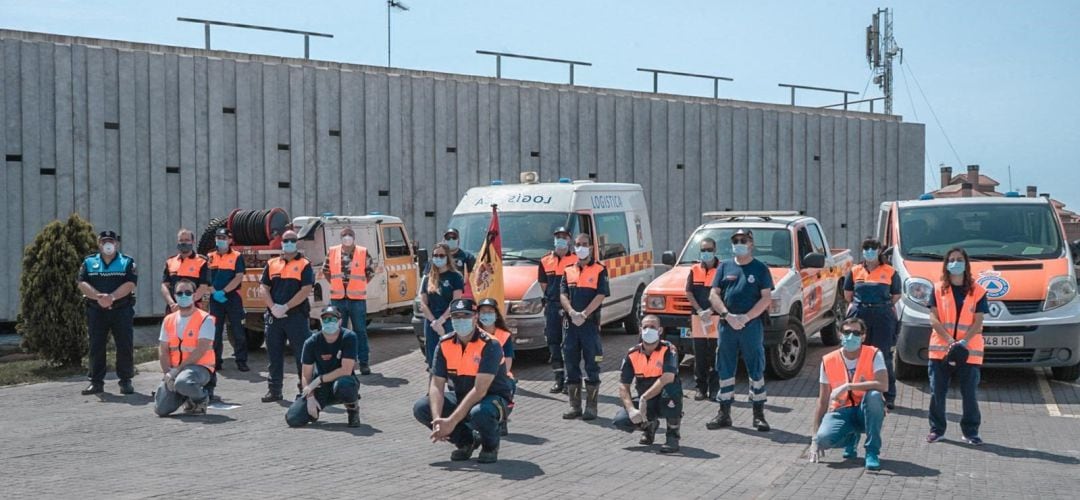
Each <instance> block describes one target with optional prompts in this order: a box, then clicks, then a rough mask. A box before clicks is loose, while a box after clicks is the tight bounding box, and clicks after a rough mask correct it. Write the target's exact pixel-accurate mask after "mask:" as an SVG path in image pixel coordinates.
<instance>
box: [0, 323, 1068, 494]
mask: <svg viewBox="0 0 1080 500" xmlns="http://www.w3.org/2000/svg"><path fill="white" fill-rule="evenodd" d="M632 341H633V338H632V337H629V336H625V335H619V334H617V333H615V332H611V333H607V334H605V337H604V349H605V353H606V359H605V362H604V363H603V369H604V374H603V381H604V383H603V385H602V389H601V393H602V397H601V407H600V416H601V418H599V419H597V420H596V421H594V422H592V423H589V422H584V421H570V422H566V421H563V420H562V419H561V418H560V415H561V414H562V412H563V411H564V409H565V407H566V403H565V399H564V397H563V396H561V395H560V396H551V395H549V394H547V388H548V387H549V386H550V384H551V380H550V378H551V377H550V371H549V369H548V367H547V366H546V365H545V364H544V363H542V362H541V361H540V360H537V359H536V356H525V357H524V358H522V359H519V360H518V361H517V363H516V364H515V367H514V372H515V374H517V375H518V376H519V377H520V386H519V392H518V395H517V403H518V405H517V409H516V410H515V413H514V414H513V416H512V421H511V423H510V433H511V434H510V436H508V437H506V438H504V441H503V444H502V449H501V450H500V454H499V463H497V464H493V465H483V466H481V465H478V464H477V463H476V462H475V461H472V462H466V463H458V462H451V461H450V459H449V456H450V452H451V451H452V450H451V448H452V447H451V446H449V445H446V444H439V445H435V444H431V443H430V442H429V441H428V440H427V433H428V432H427V430H426V429H424V428H423V427H421V426H420V425H419V424H418V423H416V422H415V421H414V420H413V418H412V415H411V408H412V404H413V401H415V399H416V398H418V397H419V396H421V395H422V394H423V393H424V392H425V389H426V376H425V374H424V370H423V360H422V357H421V356H420V354H419V353H418V352H417V349H416V348H417V346H416V340H415V337H414V336H413V335H412V333H411V330H410V329H409V328H408V327H405V326H394V325H383V326H380V327H379V328H378V329H377V330H376V331H373V332H372V336H371V342H372V352H373V360H372V361H373V370H374V371H375V372H376V374H373V375H371V376H367V377H361V381H362V389H361V394H362V398H363V399H362V400H361V402H360V405H361V419H362V420H363V422H364V425H363V426H361V427H359V428H355V429H349V428H347V427H345V414H344V411H343V410H341V409H338V408H331V409H330V410H328V411H327V412H326V413H324V415H323V418H322V420H321V422H319V423H317V424H315V425H312V426H309V427H307V428H303V429H289V428H287V427H286V425H285V422H284V414H285V404H284V403H281V404H263V403H261V402H259V397H260V396H261V395H262V394H263V393H264V392H265V388H266V386H265V381H264V378H263V377H264V373H265V372H264V371H265V357H264V354H263V352H262V351H259V352H257V353H255V354H254V355H253V356H252V360H251V365H252V367H253V368H255V369H256V370H262V371H263V373H257V372H249V373H248V374H242V373H240V372H237V371H235V370H234V369H232V366H233V365H232V362H231V360H228V361H226V370H225V371H224V372H223V373H222V374H221V381H220V383H219V389H218V393H219V395H221V396H222V397H223V398H224V400H225V401H226V402H229V403H232V404H237V405H240V406H239V407H237V408H235V409H231V410H215V409H211V410H210V413H209V414H208V415H206V416H205V417H182V416H181V417H172V418H158V417H156V416H154V415H153V412H152V410H151V407H150V404H151V400H150V397H149V394H150V392H151V391H152V390H153V389H154V388H155V387H156V383H157V381H158V379H159V377H158V375H157V372H156V368H155V365H154V364H152V363H151V364H146V365H142V371H141V373H140V375H139V376H138V377H137V378H136V379H135V387H136V390H137V391H138V394H136V395H132V396H127V397H123V396H120V395H119V394H118V391H117V388H116V384H115V381H114V380H110V381H108V382H107V385H106V390H107V391H109V393H108V394H105V395H103V396H100V397H98V396H81V395H79V390H80V389H82V387H83V386H84V384H85V382H84V381H83V380H80V379H72V380H68V381H63V382H52V383H46V384H37V385H29V386H16V387H7V388H0V492H2V493H0V495H2V496H3V497H6V498H28V497H33V498H57V497H65V498H70V497H74V496H79V497H82V498H144V497H176V496H179V495H197V496H202V497H211V498H219V497H229V498H278V497H285V496H298V495H302V496H309V497H310V496H328V495H334V494H341V495H347V496H352V497H360V498H417V497H425V498H453V497H474V498H509V497H521V496H528V497H529V498H530V500H533V499H536V500H538V499H544V498H567V497H577V498H619V499H625V498H646V497H652V498H661V497H662V498H718V497H721V496H723V497H725V498H750V497H753V498H757V497H761V498H806V497H816V498H840V497H852V498H885V497H889V498H936V497H943V498H949V497H962V498H968V497H980V498H1021V497H1030V498H1075V497H1076V496H1077V495H1076V491H1077V489H1080V467H1078V465H1080V419H1077V418H1068V417H1051V416H1049V414H1048V409H1047V406H1046V401H1044V399H1043V396H1042V395H1041V393H1040V389H1039V385H1038V384H1037V383H1036V376H1042V377H1045V376H1046V375H1045V374H1044V373H1043V372H1042V371H1039V372H1036V371H1035V370H1008V371H992V372H987V373H984V377H983V384H982V387H981V396H982V400H983V403H982V409H983V421H984V423H983V432H982V434H983V437H984V438H985V439H986V441H987V445H985V446H983V447H981V448H971V447H968V446H966V445H963V444H961V443H959V441H958V437H959V434H958V430H959V429H958V428H959V424H958V420H959V412H960V401H959V400H958V399H953V400H950V402H949V406H948V412H949V419H950V421H951V422H950V424H951V425H950V429H949V435H948V437H949V438H950V440H949V441H947V442H943V443H937V444H934V445H927V444H926V443H925V442H924V441H923V438H924V436H925V434H926V433H927V422H926V412H925V408H926V407H927V405H928V403H929V395H928V393H927V384H926V381H925V380H922V381H917V382H916V383H914V384H901V386H900V388H899V397H898V403H899V404H900V408H898V409H897V410H896V411H895V412H893V413H892V414H890V415H889V417H887V419H886V423H885V428H884V430H883V434H884V439H885V445H884V448H883V451H882V462H883V463H882V465H883V470H882V471H880V472H877V473H872V472H866V471H864V470H863V468H862V460H861V459H859V460H851V461H846V462H845V461H843V460H842V459H841V458H840V454H839V451H838V450H831V451H830V452H829V454H828V455H827V457H826V460H825V462H824V463H820V464H810V463H807V462H806V461H804V460H803V459H802V455H803V453H804V452H805V450H806V448H807V445H808V443H809V436H810V432H811V430H810V428H809V419H810V416H811V411H812V409H813V406H814V403H815V397H816V394H817V382H816V373H817V371H816V369H815V367H816V366H817V364H818V363H819V362H820V359H821V356H822V355H823V354H824V353H825V352H827V351H826V348H824V347H823V346H821V345H820V343H818V342H817V340H816V339H812V340H811V345H812V350H811V352H810V355H809V358H808V360H807V366H808V367H811V368H808V369H806V370H804V374H803V375H802V376H800V377H797V378H795V379H792V380H788V381H782V382H781V381H769V382H768V384H769V385H768V392H769V398H770V399H769V404H768V407H767V409H768V411H769V421H770V423H771V424H772V426H773V431H772V432H768V433H759V432H756V431H753V430H751V429H750V428H749V425H750V408H749V404H748V403H747V402H746V392H747V384H746V380H745V377H740V380H739V386H738V388H737V391H738V392H737V393H738V394H739V400H738V401H739V402H737V403H736V408H735V409H734V419H735V427H734V428H731V429H726V430H719V431H708V430H706V429H705V426H704V424H705V422H706V421H708V420H709V419H710V418H712V416H713V415H714V413H715V411H716V407H717V406H716V404H715V403H710V402H697V401H693V399H692V398H689V397H688V398H687V400H686V404H685V412H686V416H685V418H684V424H683V439H682V446H683V449H682V453H680V454H677V455H673V456H665V455H660V454H658V453H656V451H655V450H656V448H647V447H642V446H639V445H638V444H637V437H638V436H637V435H636V434H635V435H630V434H625V433H622V432H620V431H617V430H614V429H612V428H611V427H610V418H611V417H612V416H613V415H614V413H615V411H616V409H617V404H618V399H617V396H616V394H617V386H616V382H617V373H616V369H617V368H618V363H619V360H620V359H621V357H622V353H624V352H625V350H626V348H627V347H629V345H630V344H631V343H632ZM287 365H288V363H287ZM682 375H683V379H684V384H685V386H686V387H690V386H691V374H690V370H688V369H684V370H683V373H682ZM290 377H292V376H291V375H289V376H287V377H286V378H287V380H286V384H285V386H286V387H290V386H291V385H292V384H293V383H292V382H290V381H289V379H290ZM291 380H293V381H295V378H291ZM1050 388H1051V392H1052V393H1053V395H1054V397H1055V400H1056V402H1057V408H1059V411H1060V412H1061V413H1062V414H1065V415H1076V414H1080V386H1078V385H1077V384H1067V383H1060V382H1050ZM687 392H688V396H689V394H690V393H689V391H687ZM662 434H663V430H661V431H660V433H659V435H658V441H662ZM861 451H862V450H860V453H861ZM193 478H197V479H193Z"/></svg>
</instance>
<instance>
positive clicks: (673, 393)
mask: <svg viewBox="0 0 1080 500" xmlns="http://www.w3.org/2000/svg"><path fill="white" fill-rule="evenodd" d="M620 371H621V374H620V375H619V382H620V385H619V399H620V400H621V401H622V406H623V407H622V408H620V409H619V411H618V412H617V413H616V414H615V418H614V419H613V420H612V421H611V423H612V425H614V426H615V427H616V428H617V429H621V430H623V431H626V432H634V431H635V430H637V429H641V431H642V433H643V434H642V436H641V440H640V441H638V443H640V444H643V445H651V444H653V440H655V439H656V430H657V428H659V427H660V419H661V418H664V419H666V420H667V432H666V435H665V440H664V445H663V446H661V447H660V453H675V452H677V451H679V439H680V437H681V435H680V431H679V424H680V422H681V421H682V399H683V395H682V382H681V381H679V355H678V353H676V351H675V346H673V345H671V344H670V343H668V341H666V340H660V318H658V317H656V316H653V315H651V314H650V315H648V316H645V317H644V318H641V343H639V344H638V345H635V346H634V347H631V348H630V351H629V352H627V353H626V357H625V358H623V362H622V368H621V370H620ZM630 384H634V388H635V390H636V391H637V394H638V397H637V400H636V401H635V400H634V399H631V397H630Z"/></svg>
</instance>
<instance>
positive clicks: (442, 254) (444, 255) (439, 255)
mask: <svg viewBox="0 0 1080 500" xmlns="http://www.w3.org/2000/svg"><path fill="white" fill-rule="evenodd" d="M431 256H432V257H446V254H444V253H435V254H431Z"/></svg>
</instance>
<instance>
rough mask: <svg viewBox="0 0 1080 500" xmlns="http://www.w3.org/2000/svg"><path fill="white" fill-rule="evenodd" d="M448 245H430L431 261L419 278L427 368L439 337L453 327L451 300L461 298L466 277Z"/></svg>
mask: <svg viewBox="0 0 1080 500" xmlns="http://www.w3.org/2000/svg"><path fill="white" fill-rule="evenodd" d="M449 256H450V247H448V246H447V245H446V243H436V244H435V247H434V248H432V249H431V263H430V265H428V272H427V274H425V275H424V279H422V280H420V313H421V314H423V316H424V360H425V361H426V362H427V366H428V370H431V366H432V365H431V362H432V360H433V359H434V355H435V347H436V346H437V345H438V343H439V338H440V337H442V336H443V335H446V334H447V333H449V332H452V331H454V327H453V323H451V322H450V321H449V319H450V302H451V301H453V300H456V299H460V298H461V296H462V293H463V290H464V289H465V281H464V279H463V278H462V277H461V275H460V274H458V272H457V269H455V268H454V262H453V261H452V260H450V258H449Z"/></svg>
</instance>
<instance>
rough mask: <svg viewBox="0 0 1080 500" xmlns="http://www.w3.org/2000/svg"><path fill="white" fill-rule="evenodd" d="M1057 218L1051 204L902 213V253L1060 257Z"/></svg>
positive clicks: (912, 255) (905, 210) (935, 257)
mask: <svg viewBox="0 0 1080 500" xmlns="http://www.w3.org/2000/svg"><path fill="white" fill-rule="evenodd" d="M1059 227H1060V226H1059V225H1058V223H1057V219H1056V218H1055V217H1054V213H1053V211H1052V209H1051V208H1050V205H1049V204H1045V205H1043V204H1038V205H1036V204H1031V205H1027V204H1014V203H1008V204H1006V203H986V204H977V205H967V204H955V205H935V206H924V207H918V206H915V207H906V208H901V209H900V251H901V255H903V256H904V258H905V259H911V260H924V261H933V260H942V258H943V257H942V256H943V255H945V253H946V252H948V251H949V249H950V248H953V247H961V248H963V249H964V250H966V251H967V253H968V255H969V256H970V257H971V259H972V260H1034V259H1051V258H1057V257H1061V256H1062V255H1063V252H1064V248H1063V247H1062V243H1061V234H1060V231H1059Z"/></svg>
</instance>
